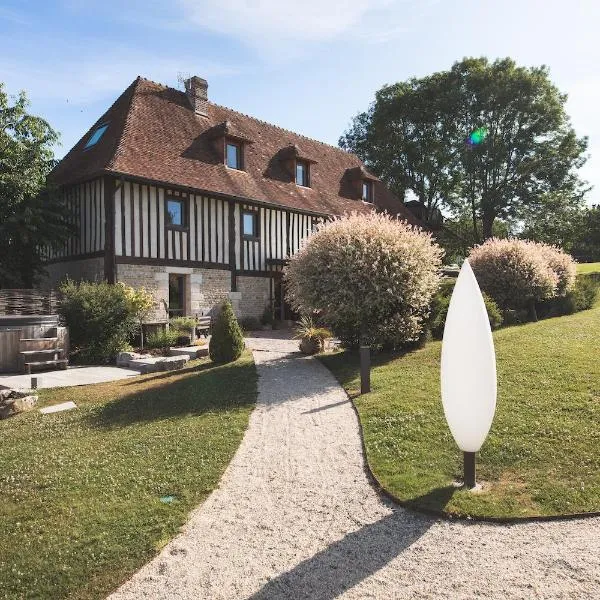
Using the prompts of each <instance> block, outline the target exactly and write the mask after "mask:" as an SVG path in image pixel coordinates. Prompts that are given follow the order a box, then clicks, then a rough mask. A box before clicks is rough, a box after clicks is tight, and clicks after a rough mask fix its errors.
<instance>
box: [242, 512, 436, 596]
mask: <svg viewBox="0 0 600 600" xmlns="http://www.w3.org/2000/svg"><path fill="white" fill-rule="evenodd" d="M433 523H435V520H434V519H431V518H428V517H423V516H421V515H413V514H411V513H408V512H406V511H404V510H402V509H394V512H392V513H391V514H390V515H388V516H385V517H383V518H382V519H380V520H379V521H376V522H375V523H371V524H369V525H365V526H364V527H362V528H361V529H359V530H358V531H354V532H352V533H349V534H348V535H346V536H345V537H344V538H342V539H341V540H339V541H337V542H334V543H333V544H331V545H330V546H328V547H327V548H325V550H322V551H321V552H319V553H317V554H315V555H314V556H312V557H311V558H308V559H307V560H305V561H303V562H301V563H300V564H299V565H297V566H296V567H294V568H293V569H292V570H291V571H288V572H287V573H283V574H282V575H280V576H279V577H276V578H275V579H272V580H271V581H269V583H267V584H266V585H265V586H264V587H263V588H262V589H261V590H260V591H259V592H257V593H256V594H254V595H253V596H251V597H250V598H249V600H273V599H276V600H277V599H282V600H283V599H284V598H285V599H286V600H287V599H289V598H294V599H295V600H296V599H301V598H306V599H308V598H310V599H311V600H333V599H334V598H337V597H338V596H339V595H340V594H342V593H343V592H345V591H346V590H349V589H350V588H352V587H354V586H355V585H357V584H358V583H360V582H361V581H363V580H364V579H366V578H367V577H369V576H371V575H373V574H374V573H376V572H377V571H379V570H380V569H381V568H382V567H384V566H385V565H386V564H387V563H389V562H390V561H391V560H393V559H394V558H396V557H397V556H399V555H400V554H401V553H402V552H403V551H404V550H406V549H407V548H408V547H410V546H411V545H412V544H413V543H414V542H415V541H416V540H418V539H419V538H420V537H421V536H422V535H424V534H425V533H426V532H427V530H428V529H429V528H430V527H431V525H432V524H433Z"/></svg>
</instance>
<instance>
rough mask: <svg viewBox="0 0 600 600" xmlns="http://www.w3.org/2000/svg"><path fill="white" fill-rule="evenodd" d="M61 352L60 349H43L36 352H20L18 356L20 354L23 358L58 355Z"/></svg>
mask: <svg viewBox="0 0 600 600" xmlns="http://www.w3.org/2000/svg"><path fill="white" fill-rule="evenodd" d="M62 351H63V349H62V348H45V349H38V350H21V351H20V352H19V354H22V355H23V356H32V355H33V354H58V353H60V352H62Z"/></svg>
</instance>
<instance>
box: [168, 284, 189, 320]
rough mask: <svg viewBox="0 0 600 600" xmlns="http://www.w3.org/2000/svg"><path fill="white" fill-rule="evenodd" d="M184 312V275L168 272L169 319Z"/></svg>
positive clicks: (182, 314)
mask: <svg viewBox="0 0 600 600" xmlns="http://www.w3.org/2000/svg"><path fill="white" fill-rule="evenodd" d="M184 314H185V275H177V273H169V319H172V318H173V317H182V316H184Z"/></svg>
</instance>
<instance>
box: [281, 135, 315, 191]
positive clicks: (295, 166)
mask: <svg viewBox="0 0 600 600" xmlns="http://www.w3.org/2000/svg"><path fill="white" fill-rule="evenodd" d="M279 158H280V160H281V161H282V163H283V165H284V166H285V169H286V170H287V171H288V173H289V174H290V178H291V180H292V181H295V182H296V185H299V186H301V187H311V185H310V181H311V166H312V165H314V164H316V162H317V161H316V160H314V159H312V158H311V157H309V156H308V155H307V154H305V153H304V152H302V150H300V148H299V147H298V146H297V145H296V144H291V145H289V146H286V147H285V148H283V149H282V150H280V151H279Z"/></svg>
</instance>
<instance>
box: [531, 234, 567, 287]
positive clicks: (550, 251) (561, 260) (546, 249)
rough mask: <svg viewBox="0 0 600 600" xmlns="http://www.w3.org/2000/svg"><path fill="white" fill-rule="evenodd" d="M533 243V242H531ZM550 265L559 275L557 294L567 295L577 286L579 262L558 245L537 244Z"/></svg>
mask: <svg viewBox="0 0 600 600" xmlns="http://www.w3.org/2000/svg"><path fill="white" fill-rule="evenodd" d="M530 243H533V242H530ZM536 245H537V246H538V247H539V249H540V252H541V253H542V256H543V257H544V259H545V260H546V263H547V264H548V266H549V267H550V268H551V269H552V271H553V272H554V274H555V275H556V277H557V280H558V281H557V284H556V291H555V293H554V295H555V296H566V295H567V292H570V291H571V290H572V289H573V287H574V286H575V278H576V277H577V263H576V262H575V261H574V260H573V257H572V256H571V255H570V254H567V253H566V252H564V251H563V250H561V249H560V248H557V247H556V246H549V245H548V244H536Z"/></svg>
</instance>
